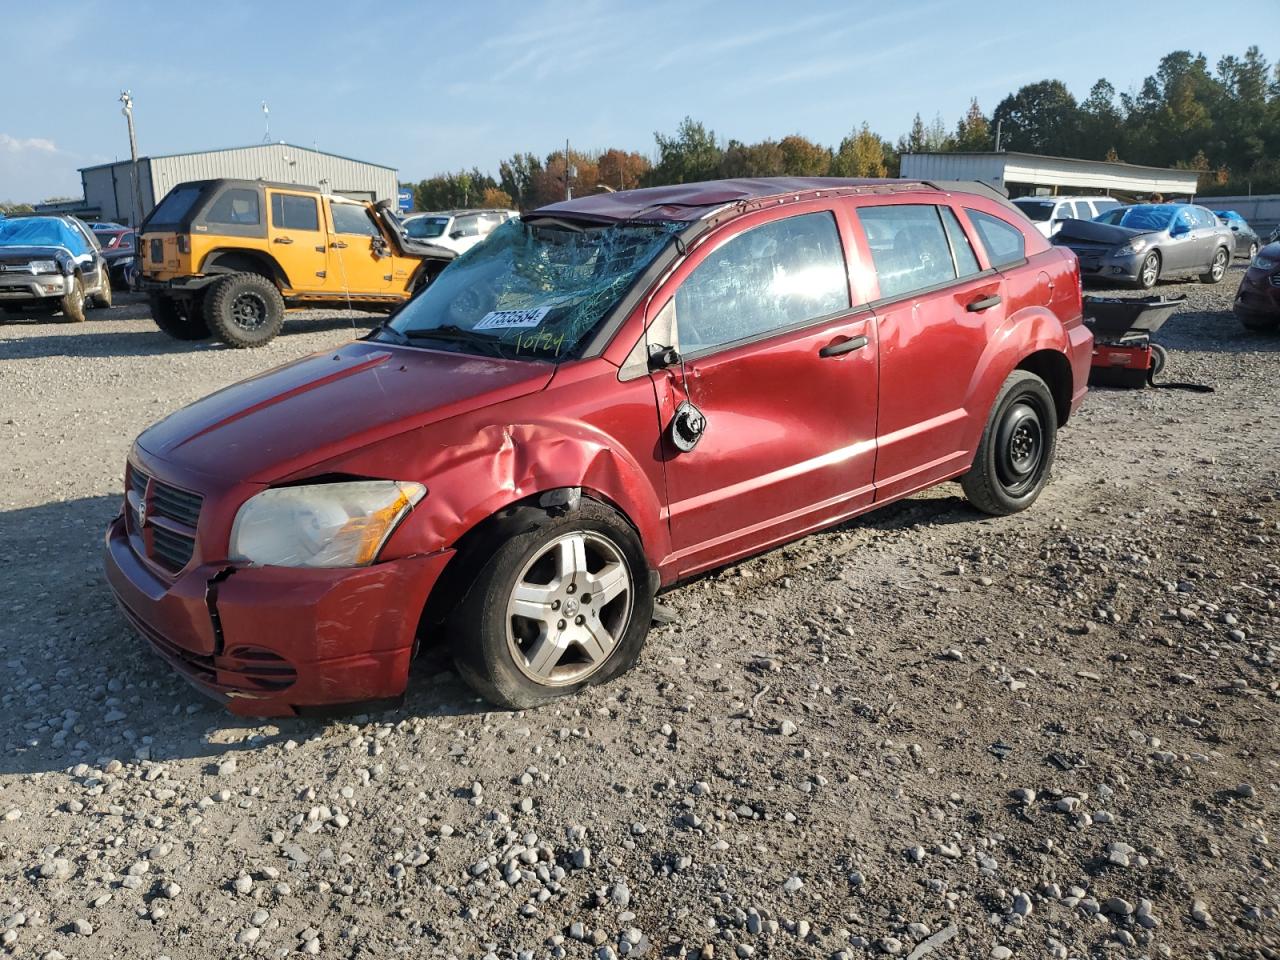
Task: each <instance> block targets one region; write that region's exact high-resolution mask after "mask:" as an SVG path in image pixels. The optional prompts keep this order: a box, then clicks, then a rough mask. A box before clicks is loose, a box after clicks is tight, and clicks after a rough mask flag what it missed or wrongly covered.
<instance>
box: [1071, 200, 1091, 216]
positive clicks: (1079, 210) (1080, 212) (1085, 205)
mask: <svg viewBox="0 0 1280 960" xmlns="http://www.w3.org/2000/svg"><path fill="white" fill-rule="evenodd" d="M1073 206H1074V207H1075V208H1076V212H1075V218H1076V219H1077V220H1092V219H1093V210H1092V209H1091V208H1090V207H1089V201H1088V200H1077V201H1076V202H1075V203H1074V204H1073Z"/></svg>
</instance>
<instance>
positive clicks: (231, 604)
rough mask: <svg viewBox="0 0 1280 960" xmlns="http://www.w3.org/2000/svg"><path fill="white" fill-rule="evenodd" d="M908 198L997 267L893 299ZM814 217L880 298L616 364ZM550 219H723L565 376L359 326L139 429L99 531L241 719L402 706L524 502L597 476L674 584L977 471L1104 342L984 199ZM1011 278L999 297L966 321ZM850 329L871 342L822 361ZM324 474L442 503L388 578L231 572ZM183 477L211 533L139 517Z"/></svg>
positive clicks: (145, 628) (683, 193)
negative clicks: (1019, 248) (253, 517)
mask: <svg viewBox="0 0 1280 960" xmlns="http://www.w3.org/2000/svg"><path fill="white" fill-rule="evenodd" d="M899 203H916V204H934V205H940V206H950V207H951V208H952V209H953V211H954V212H955V214H956V216H957V219H958V220H959V222H960V224H961V226H962V228H963V229H964V230H965V231H966V232H967V234H968V235H969V238H970V241H971V243H972V246H973V248H974V251H975V253H976V255H977V257H978V260H979V266H980V267H981V268H983V272H982V273H980V274H978V275H976V276H972V277H970V278H968V279H966V280H959V281H956V282H954V283H951V284H950V285H948V286H946V287H945V288H943V289H941V290H934V291H932V292H925V293H923V294H915V295H910V296H907V297H905V298H900V299H898V300H893V301H888V302H878V301H879V299H880V293H879V289H878V284H877V278H876V274H875V271H874V269H873V268H872V267H871V255H870V248H869V246H868V242H867V238H866V236H865V235H864V233H863V230H862V227H861V226H860V224H859V222H858V220H857V218H856V217H855V216H854V210H855V209H857V208H858V207H861V206H866V205H879V204H899ZM966 209H973V210H977V211H981V212H984V213H988V214H990V215H992V216H995V217H998V218H1001V219H1003V220H1005V221H1006V223H1008V224H1009V225H1010V226H1014V227H1016V228H1017V229H1018V230H1019V231H1020V232H1021V233H1022V234H1023V235H1024V238H1025V249H1026V258H1025V260H1023V261H1022V262H1020V263H1017V264H1014V265H1012V266H1010V267H1006V268H1004V269H1001V270H994V269H991V268H990V265H989V262H988V261H987V259H986V253H985V250H984V248H983V246H982V244H981V243H980V242H978V238H977V235H976V233H975V231H974V228H973V226H972V225H971V223H970V221H969V218H968V216H967V214H966V213H965V210H966ZM812 211H832V212H833V213H834V215H835V218H836V223H837V227H838V229H839V234H840V239H841V242H842V244H843V247H844V250H845V252H846V256H847V257H848V260H849V282H850V292H851V301H852V302H853V303H855V304H869V305H870V306H861V307H854V308H853V309H851V310H849V311H848V312H847V313H844V314H842V315H841V316H839V317H837V318H835V319H828V320H825V321H821V322H818V323H814V324H810V325H807V326H803V327H802V328H801V329H799V330H794V329H792V330H787V331H783V332H780V333H777V334H776V335H772V336H769V337H767V338H764V339H759V340H756V341H754V342H749V343H745V344H742V345H738V346H731V347H729V348H726V349H724V350H723V351H721V352H719V353H714V354H711V355H709V356H703V357H701V358H696V359H691V360H689V361H688V362H686V363H685V364H684V368H683V370H681V369H680V368H678V367H670V368H667V369H662V370H658V371H656V372H653V373H650V374H647V375H646V374H642V375H639V376H635V377H633V378H630V379H624V378H622V377H621V376H620V368H621V367H622V366H623V364H624V362H625V361H626V359H627V357H628V354H631V353H632V351H633V348H634V347H635V346H636V344H637V341H638V340H639V339H640V338H641V336H642V334H643V332H644V329H645V327H646V325H647V324H649V323H651V322H652V321H653V320H654V318H655V317H656V315H657V314H658V312H659V311H660V310H661V308H662V307H663V305H664V304H665V303H666V302H667V300H668V299H670V297H671V296H672V295H673V294H674V292H675V290H676V289H677V288H678V287H679V285H680V283H681V281H682V280H683V279H684V278H685V277H686V276H687V275H688V274H689V273H690V272H691V271H692V270H693V268H694V267H695V266H696V265H697V264H698V263H699V262H701V260H702V259H703V258H704V257H706V256H707V255H708V254H709V253H711V252H713V251H714V250H715V249H717V248H718V247H719V246H721V245H722V244H723V243H725V242H726V241H728V240H729V239H731V238H732V237H734V236H735V235H737V234H739V233H741V232H742V231H743V230H746V229H749V228H751V227H752V226H755V225H758V224H761V223H765V222H768V221H771V220H774V219H779V218H783V217H789V216H794V215H797V214H800V213H805V212H812ZM545 212H547V213H550V214H555V215H558V216H562V217H563V216H572V217H578V218H581V219H593V220H601V221H612V220H619V219H627V218H631V217H636V216H638V215H640V214H641V213H643V214H644V215H645V216H648V217H651V218H662V219H686V220H689V221H690V222H691V223H692V222H695V221H700V220H703V219H704V218H707V217H711V219H712V221H713V223H714V225H713V226H711V227H710V228H709V229H706V230H703V231H702V232H701V233H699V234H698V235H697V236H696V238H695V239H694V240H692V241H691V242H690V243H689V244H688V247H687V249H685V250H684V251H683V253H682V255H681V256H679V257H677V258H676V259H675V261H674V264H673V265H672V267H671V268H670V269H669V270H667V271H666V272H665V274H663V275H661V276H659V277H658V278H657V279H656V280H654V281H652V283H651V284H650V286H649V288H648V290H647V291H646V292H645V295H644V296H642V297H640V298H639V300H638V302H637V303H636V305H635V306H634V307H633V308H632V309H631V310H630V312H629V313H628V314H627V315H625V317H624V318H623V319H622V321H621V323H620V325H619V326H617V328H616V330H615V331H614V333H613V335H612V336H611V337H610V338H609V339H608V341H607V342H606V343H604V344H603V345H602V346H601V347H600V348H599V349H598V350H596V351H594V354H593V355H588V356H586V357H583V358H581V359H571V360H562V361H561V362H560V363H559V364H558V365H554V366H553V365H551V364H549V363H537V362H532V361H520V360H497V359H490V358H487V357H480V356H470V355H464V354H459V353H453V352H446V351H436V350H430V349H422V348H417V347H408V346H398V345H395V344H391V343H387V342H381V341H378V342H375V341H358V342H355V343H351V344H348V345H346V346H343V347H342V348H340V349H338V350H336V351H333V352H329V353H323V354H317V355H314V356H312V357H308V358H305V359H303V360H300V361H297V362H295V363H292V364H288V365H286V366H283V367H280V368H277V369H275V370H272V371H269V372H267V373H264V374H262V375H260V376H258V377H254V378H252V379H250V380H247V381H244V382H242V383H240V384H237V385H235V386H232V387H230V388H228V389H225V390H222V391H220V392H218V393H215V394H213V395H212V396H210V397H208V398H206V399H204V400H201V401H199V402H197V403H195V404H193V405H191V406H190V407H187V408H185V409H183V410H180V411H178V412H177V413H175V414H173V415H172V416H170V417H169V418H168V419H166V420H164V421H162V422H160V423H159V424H157V425H155V426H153V427H151V428H150V429H149V430H147V431H146V432H145V433H143V434H142V435H141V436H140V437H139V438H138V440H137V442H136V444H135V446H134V448H133V451H132V454H131V467H130V475H129V476H127V477H126V489H129V485H130V484H131V483H135V482H136V481H137V480H138V479H139V478H141V480H142V482H143V483H144V484H145V485H144V486H139V487H138V490H137V491H136V492H135V494H131V495H130V496H131V497H132V499H130V500H129V501H128V502H129V504H130V508H129V509H126V510H125V511H123V512H122V514H121V516H120V517H118V518H117V519H116V520H115V521H113V523H112V524H111V526H110V528H109V530H108V532H107V543H106V559H105V562H106V569H107V575H108V580H109V582H110V584H111V587H112V589H113V590H114V592H115V593H116V595H117V598H118V599H119V601H120V603H121V605H122V607H123V608H124V609H125V611H126V614H127V615H128V617H129V619H130V620H131V621H132V622H133V623H134V625H135V627H137V628H138V630H139V631H140V632H141V633H142V634H143V636H144V637H146V638H147V639H148V640H149V641H150V642H151V643H152V645H153V646H154V647H155V648H156V649H157V650H158V651H159V652H160V653H161V654H162V655H163V656H164V657H165V658H166V659H168V660H169V661H170V662H171V663H172V664H173V665H174V666H176V667H177V668H178V669H179V670H181V671H182V672H183V673H184V674H185V675H186V676H187V677H188V678H190V679H192V680H193V682H195V683H196V684H197V685H198V686H199V687H200V688H201V689H203V690H205V691H206V692H209V693H212V694H214V695H216V696H220V697H222V698H224V699H225V700H226V701H227V702H228V705H229V707H230V709H231V710H233V711H235V712H238V713H245V714H251V715H273V714H289V713H293V712H295V711H296V710H297V709H298V708H300V707H307V706H317V705H324V704H335V703H344V702H354V701H364V700H372V699H381V698H391V697H395V696H398V695H400V694H402V693H403V691H404V689H405V686H406V683H407V678H408V665H409V660H410V657H411V654H412V652H413V650H414V648H415V645H416V644H417V643H418V642H419V641H420V640H422V639H424V638H423V637H421V636H420V635H419V633H420V618H421V614H422V612H423V608H424V606H425V604H426V602H427V599H428V597H430V596H431V595H432V590H433V588H434V587H435V585H436V583H437V582H438V581H439V579H440V577H441V574H442V573H443V571H444V570H445V569H446V568H447V566H448V563H449V561H450V559H451V558H452V556H453V553H454V549H455V547H456V546H457V545H458V543H459V541H460V540H461V539H462V537H463V536H464V535H465V534H467V532H468V531H471V530H473V529H475V528H476V526H477V525H478V524H480V523H482V522H483V521H484V520H485V519H486V518H488V517H490V516H492V515H493V514H494V513H495V512H497V511H499V510H501V509H502V508H504V507H506V506H508V505H510V504H512V503H515V502H517V501H520V500H525V499H527V498H530V497H533V496H535V495H538V494H540V493H543V492H545V491H549V490H554V489H557V488H562V487H580V488H582V490H583V492H584V494H586V495H590V496H594V497H597V498H599V499H601V500H604V501H606V502H608V503H611V504H612V505H613V506H615V507H616V508H617V509H619V510H620V511H621V512H622V513H624V514H625V515H626V516H627V517H628V518H629V519H630V520H631V522H632V523H633V524H634V526H635V528H636V530H637V531H638V532H639V534H640V538H641V541H642V543H643V546H644V550H645V553H646V555H647V558H648V561H649V564H650V566H651V568H652V570H653V571H654V573H655V574H656V576H657V578H658V579H660V581H661V583H662V584H664V585H670V584H672V583H675V582H676V581H678V580H680V579H681V578H684V577H688V576H690V575H693V574H696V573H698V572H700V571H704V570H707V569H710V568H713V567H716V566H720V565H723V564H726V563H729V562H731V561H733V560H736V559H739V558H741V557H744V556H746V555H749V554H752V553H756V552H759V551H761V550H763V549H765V548H768V547H770V546H772V545H775V544H777V543H780V542H784V541H786V540H790V539H793V538H795V537H798V536H801V535H803V534H805V533H807V532H810V531H812V530H816V529H819V528H822V527H825V526H828V525H831V524H833V523H837V522H839V521H841V520H844V519H846V518H848V517H851V516H854V515H856V514H858V513H861V512H863V511H865V510H868V509H870V508H872V507H874V506H877V505H879V504H883V503H886V502H888V501H890V500H894V499H897V498H900V497H904V496H907V495H909V494H911V493H913V492H915V491H918V490H921V489H923V488H925V487H928V486H931V485H933V484H936V483H938V482H940V481H943V480H947V479H950V478H953V477H955V476H957V475H959V474H961V473H964V472H965V471H966V470H967V469H968V467H969V465H970V463H971V462H972V459H973V455H974V451H975V449H976V447H977V444H978V441H979V438H980V436H981V433H982V430H983V428H984V426H985V423H986V420H987V416H988V412H989V410H990V408H991V405H992V402H993V400H994V398H995V396H996V393H997V391H998V390H999V388H1000V386H1001V384H1002V383H1003V382H1004V380H1005V378H1006V377H1007V376H1008V375H1009V373H1010V372H1011V371H1012V370H1013V369H1015V368H1016V367H1018V366H1020V365H1022V366H1027V367H1029V368H1031V369H1034V370H1035V371H1036V372H1038V373H1040V374H1041V375H1042V376H1044V377H1045V378H1046V379H1047V380H1048V381H1049V384H1050V388H1051V390H1052V391H1053V392H1054V394H1055V399H1056V401H1057V404H1058V408H1059V410H1058V413H1059V420H1060V421H1061V422H1066V419H1067V417H1068V416H1069V414H1070V413H1071V412H1072V411H1074V410H1075V408H1076V407H1077V406H1078V405H1079V403H1080V401H1081V400H1082V399H1083V397H1084V394H1085V389H1086V382H1087V375H1088V369H1089V363H1090V355H1091V350H1092V336H1091V334H1090V333H1089V331H1088V329H1087V328H1086V327H1084V325H1083V324H1082V322H1081V300H1080V278H1079V272H1078V269H1077V265H1076V261H1075V257H1074V256H1073V255H1072V254H1070V252H1069V251H1064V250H1062V249H1060V248H1054V247H1051V246H1050V245H1049V244H1048V243H1047V242H1046V241H1045V239H1044V238H1043V237H1042V236H1041V235H1040V234H1039V233H1038V232H1036V231H1035V230H1034V229H1033V228H1032V227H1031V226H1030V224H1028V223H1025V222H1024V220H1023V218H1021V217H1020V216H1019V215H1018V214H1016V213H1014V212H1012V211H1010V210H1009V209H1008V208H1007V207H1005V206H1004V205H1002V204H1001V203H1000V202H998V201H997V200H996V199H993V198H990V197H988V196H984V195H981V194H979V193H961V192H957V191H954V190H951V191H948V190H946V189H942V188H938V187H934V186H931V185H928V184H922V183H911V182H903V181H832V180H754V181H722V182H718V183H711V184H692V185H681V186H677V187H665V188H655V189H652V190H639V191H628V192H625V193H616V194H605V195H603V196H593V197H587V198H583V199H581V200H575V201H569V202H567V203H564V204H555V205H553V206H552V207H549V208H546V211H545ZM993 294H995V295H998V296H999V297H1000V298H1001V299H1000V303H999V304H998V305H997V306H995V307H993V308H991V309H987V310H985V311H983V312H971V311H969V310H968V309H967V305H968V304H970V303H972V302H973V301H974V300H977V299H981V298H984V297H988V296H990V295H993ZM850 337H866V338H867V341H868V342H867V346H866V347H865V348H863V349H861V350H858V351H856V352H852V353H848V354H844V355H842V356H840V357H839V358H820V357H819V354H818V351H819V350H820V349H821V348H822V347H824V346H827V345H830V344H833V343H838V342H840V341H843V340H845V339H847V338H850ZM691 397H692V398H694V399H696V401H697V405H698V406H699V407H700V408H701V410H702V411H703V412H704V413H705V414H706V417H707V422H708V424H709V425H710V426H709V428H708V430H707V432H706V433H705V435H704V436H703V438H702V440H701V442H700V443H699V445H698V446H697V448H696V449H695V450H693V451H692V452H690V453H679V452H678V451H675V450H674V448H673V446H672V445H671V444H670V443H669V442H668V441H664V439H663V437H664V429H665V426H666V425H667V424H668V423H669V422H670V420H671V418H672V415H673V413H674V411H675V409H676V408H677V407H678V406H679V405H680V403H681V402H682V401H683V400H685V399H688V398H691ZM334 476H342V477H363V478H387V479H396V480H404V481H417V482H420V483H423V484H425V485H426V487H427V488H428V491H429V492H428V494H427V495H426V497H425V498H424V499H423V500H422V501H421V502H420V503H419V504H418V505H417V506H416V507H415V508H414V509H413V511H412V512H411V513H410V514H409V515H408V517H407V518H406V519H405V520H404V521H403V522H402V523H401V524H400V526H399V527H398V528H397V529H396V530H395V532H394V533H393V534H392V535H391V537H390V539H389V540H388V541H387V543H386V544H385V546H384V547H383V549H382V550H381V552H380V553H379V555H378V558H377V561H376V562H375V563H374V564H372V565H371V566H368V567H362V568H355V569H336V570H335V569H324V570H314V569H285V568H272V567H247V566H236V565H234V564H232V563H230V562H229V561H228V559H227V551H228V540H229V536H230V530H231V525H232V522H233V520H234V518H235V515H236V512H237V510H238V509H239V507H240V506H241V505H242V504H243V503H244V502H245V501H246V500H247V499H248V498H249V497H250V496H252V495H253V494H255V493H257V492H259V491H261V490H263V489H265V488H267V487H268V486H272V485H279V484H287V483H296V482H300V481H304V480H307V479H309V478H328V477H334ZM148 478H152V479H148ZM174 490H176V491H177V495H179V496H189V495H191V494H198V495H200V496H201V497H203V501H202V504H201V505H200V508H199V517H198V520H197V521H196V525H195V527H194V528H187V527H184V526H183V525H182V524H180V523H179V524H175V523H174V522H173V521H172V520H171V519H170V518H166V517H163V516H160V517H154V518H153V519H149V520H148V521H147V523H144V524H143V525H142V526H141V527H140V526H139V524H138V523H137V519H138V518H137V516H136V515H135V511H136V506H137V504H138V503H139V502H143V501H145V502H146V503H151V502H152V501H153V499H154V498H155V497H157V496H160V497H164V496H172V495H173V493H172V491H174ZM166 491H168V492H166ZM183 491H186V493H183ZM138 494H140V495H141V499H139V496H138ZM156 527H159V528H161V532H160V533H156V531H155V528H156ZM164 528H172V529H173V530H176V531H177V532H178V533H180V534H183V535H187V536H191V537H194V541H195V543H194V549H193V553H192V556H191V559H190V561H189V562H187V563H185V565H183V566H182V567H181V569H179V570H174V569H172V565H171V564H170V565H166V564H165V563H163V562H161V561H160V560H158V559H157V558H156V557H155V556H154V542H155V538H156V537H157V536H160V537H163V536H165V535H166V534H165V531H164ZM446 599H447V598H446ZM425 639H430V638H425Z"/></svg>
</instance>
